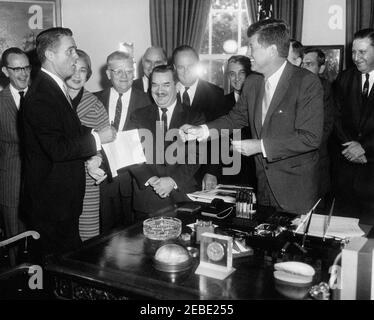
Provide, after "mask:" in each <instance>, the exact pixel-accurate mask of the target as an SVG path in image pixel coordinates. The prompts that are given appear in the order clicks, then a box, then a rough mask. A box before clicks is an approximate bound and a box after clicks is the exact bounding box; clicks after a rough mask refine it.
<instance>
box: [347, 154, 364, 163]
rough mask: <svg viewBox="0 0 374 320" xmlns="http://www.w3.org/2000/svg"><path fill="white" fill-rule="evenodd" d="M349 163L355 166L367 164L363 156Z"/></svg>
mask: <svg viewBox="0 0 374 320" xmlns="http://www.w3.org/2000/svg"><path fill="white" fill-rule="evenodd" d="M351 162H353V163H357V164H365V163H367V162H368V160H367V159H366V156H365V155H362V156H361V157H358V158H357V159H356V160H352V161H351Z"/></svg>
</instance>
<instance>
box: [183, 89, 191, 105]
mask: <svg viewBox="0 0 374 320" xmlns="http://www.w3.org/2000/svg"><path fill="white" fill-rule="evenodd" d="M189 88H190V87H186V88H185V89H184V92H183V96H182V97H183V104H184V105H185V106H186V107H190V106H191V101H190V96H189V95H188V92H187V91H188V89H189Z"/></svg>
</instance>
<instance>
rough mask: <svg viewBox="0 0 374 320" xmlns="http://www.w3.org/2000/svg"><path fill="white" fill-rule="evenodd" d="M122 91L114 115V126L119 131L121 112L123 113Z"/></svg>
mask: <svg viewBox="0 0 374 320" xmlns="http://www.w3.org/2000/svg"><path fill="white" fill-rule="evenodd" d="M121 97H122V93H119V96H118V100H117V105H116V113H115V115H114V122H113V127H114V128H115V129H116V130H117V131H118V127H119V122H120V121H121V113H122V100H121Z"/></svg>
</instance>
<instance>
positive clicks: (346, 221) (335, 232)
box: [293, 213, 365, 239]
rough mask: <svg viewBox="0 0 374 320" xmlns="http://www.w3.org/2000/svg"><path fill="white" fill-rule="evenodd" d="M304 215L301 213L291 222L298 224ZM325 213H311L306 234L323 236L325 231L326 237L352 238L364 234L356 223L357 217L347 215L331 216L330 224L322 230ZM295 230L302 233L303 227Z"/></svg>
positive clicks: (326, 217)
mask: <svg viewBox="0 0 374 320" xmlns="http://www.w3.org/2000/svg"><path fill="white" fill-rule="evenodd" d="M304 218H305V215H302V216H301V217H300V218H297V219H295V220H294V221H293V224H294V225H296V226H298V225H299V223H302V221H304ZM326 219H328V216H327V215H321V214H315V213H314V214H313V215H312V220H311V222H310V226H309V232H308V235H311V236H315V237H321V238H322V237H323V235H324V233H325V232H326V238H339V239H345V238H352V237H361V236H363V235H364V234H365V232H364V231H363V230H361V228H360V227H359V225H358V222H359V219H355V218H347V217H338V216H333V217H331V220H330V224H329V226H328V228H327V230H324V229H325V227H326ZM298 229H299V230H297V231H296V233H298V234H303V233H304V228H303V227H302V228H298Z"/></svg>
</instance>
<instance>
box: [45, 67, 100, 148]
mask: <svg viewBox="0 0 374 320" xmlns="http://www.w3.org/2000/svg"><path fill="white" fill-rule="evenodd" d="M41 70H42V71H43V72H45V73H46V74H48V75H49V76H50V77H51V78H52V79H53V80H54V81H55V82H56V83H57V85H58V86H59V87H60V89H61V91H62V93H63V94H64V95H65V97H66V100H68V102H70V105H71V101H69V97H67V96H66V94H67V93H66V91H65V88H66V84H65V81H64V80H62V79H61V78H60V77H59V76H57V75H55V74H54V73H52V72H50V71H48V70H46V69H44V68H41ZM91 134H92V135H93V137H94V138H95V143H96V150H97V151H100V150H101V142H100V137H99V135H98V134H97V133H96V132H94V130H93V129H92V130H91Z"/></svg>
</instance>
